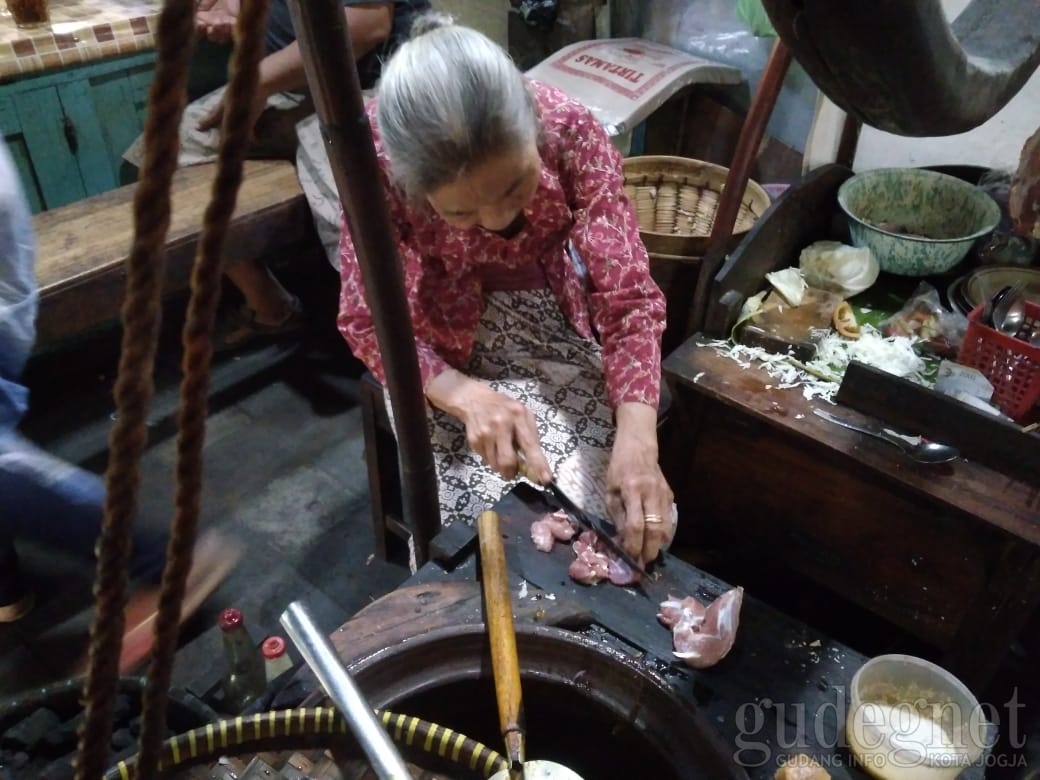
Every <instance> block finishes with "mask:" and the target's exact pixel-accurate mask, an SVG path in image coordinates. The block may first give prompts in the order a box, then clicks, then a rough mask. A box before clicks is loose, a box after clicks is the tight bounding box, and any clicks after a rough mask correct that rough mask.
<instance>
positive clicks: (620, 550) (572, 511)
mask: <svg viewBox="0 0 1040 780" xmlns="http://www.w3.org/2000/svg"><path fill="white" fill-rule="evenodd" d="M519 460H520V466H519V469H518V471H519V474H520V476H522V477H527V479H529V480H530V481H531V482H532V483H534V484H536V485H538V483H537V482H536V481H535V480H534V479H531V477H530V475H529V474H528V473H527V461H526V460H525V459H524V457H523V456H522V455H521V456H520V458H519ZM539 487H541V488H542V492H543V493H546V494H547V495H548V496H550V498H551V499H552V500H553V502H554V503H556V505H557V506H558V507H559V508H560V509H562V510H563V511H564V512H566V513H567V514H568V515H570V517H572V518H573V519H574V520H575V522H577V523H578V525H580V526H581V527H582V528H584V529H586V530H588V531H592V532H593V533H594V534H596V536H597V537H598V538H599V539H602V540H603V544H605V545H606V546H607V548H608V549H609V550H610V551H611V552H612V553H614V555H616V556H617V557H618V558H620V559H621V561H622V563H624V564H625V565H626V566H628V567H630V568H631V569H632V570H633V571H637V572H639V573H640V575H642V576H643V577H649V576H650V575H649V574H648V573H647V571H646V568H645V567H644V566H643V565H642V564H641V563H639V561H637V560H636V559H635V558H634V557H632V556H631V555H630V554H629V553H628V551H627V550H625V548H624V547H622V546H621V542H620V541H618V539H617V534H618V530H617V526H615V525H614V523H612V522H610V521H609V520H607V519H605V518H602V517H599V516H597V515H593V514H589V513H588V512H586V511H585V510H584V509H582V508H581V507H580V506H578V505H577V504H576V503H575V502H574V501H573V500H572V499H571V498H570V496H568V495H567V494H566V493H564V492H563V490H562V489H561V488H560V486H559V484H557V482H556V480H555V479H552V480H550V481H549V484H547V485H539Z"/></svg>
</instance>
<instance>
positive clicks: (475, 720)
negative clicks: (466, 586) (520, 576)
mask: <svg viewBox="0 0 1040 780" xmlns="http://www.w3.org/2000/svg"><path fill="white" fill-rule="evenodd" d="M516 635H517V637H516V639H517V648H518V651H519V656H520V669H521V679H522V685H523V695H524V713H525V722H526V727H527V758H528V759H550V760H553V761H558V762H560V763H562V764H564V765H566V766H568V767H570V768H571V769H573V770H574V771H576V772H578V773H579V774H580V775H582V776H583V777H585V778H606V777H617V778H624V777H653V778H659V779H660V780H667V779H668V778H675V780H694V779H695V778H709V779H710V780H727V779H728V778H733V780H738V779H740V780H747V774H746V773H745V772H744V770H743V769H742V768H740V767H739V766H737V765H736V764H735V763H734V761H733V754H732V749H730V748H727V746H726V745H725V744H724V742H723V741H722V740H721V738H720V737H719V735H718V733H717V732H716V731H715V729H714V727H713V726H712V725H711V723H710V722H708V721H707V720H706V719H705V718H704V716H703V715H702V714H701V713H700V712H699V711H698V710H697V709H696V708H695V706H694V705H693V704H692V703H690V702H688V701H686V700H684V699H682V698H680V697H679V696H678V695H677V694H676V693H675V691H673V690H672V688H671V687H670V686H669V684H668V682H667V681H666V680H665V679H664V678H663V677H662V676H661V675H660V674H659V673H658V672H656V671H654V670H653V669H651V668H648V667H647V666H646V665H644V664H643V663H641V662H640V661H638V660H636V659H635V658H633V657H631V656H629V655H627V654H625V653H623V652H621V651H619V650H615V649H612V648H610V647H607V646H606V645H605V644H604V643H603V642H601V641H595V640H594V639H592V638H589V637H586V636H585V635H582V634H576V633H572V632H569V631H565V630H562V629H557V628H552V627H548V626H537V625H518V626H517V627H516ZM349 671H350V673H351V675H353V677H354V679H355V681H356V682H357V684H358V685H359V686H360V688H361V689H362V691H363V692H364V694H365V697H366V699H367V700H368V702H369V703H370V704H371V705H372V706H373V707H376V708H380V709H389V710H392V711H394V712H402V713H406V714H408V715H413V716H417V717H420V718H424V719H426V720H430V721H433V722H435V723H439V724H441V725H444V726H447V727H450V728H453V729H455V730H457V731H460V732H462V733H464V734H466V735H467V736H469V737H472V738H473V739H477V740H481V741H483V742H484V743H485V744H487V745H488V746H489V747H492V748H494V749H498V750H501V745H502V739H501V737H500V735H499V734H498V717H497V714H496V709H495V691H494V682H493V679H492V673H491V655H490V647H489V643H488V639H487V635H486V633H485V632H484V628H483V626H482V625H471V626H451V627H446V628H441V629H436V630H433V631H430V632H429V633H426V634H422V635H419V636H415V637H411V638H409V639H406V640H405V641H403V642H401V643H399V644H396V645H394V646H392V647H387V648H384V649H381V650H378V651H375V652H373V653H371V654H369V655H367V656H362V657H361V658H359V659H357V660H355V661H354V662H353V663H352V664H351V665H350V666H349ZM414 758H415V759H416V760H417V763H421V764H422V765H424V766H425V767H426V768H427V769H432V770H437V771H449V770H450V771H452V772H454V775H453V776H458V771H457V767H451V766H450V765H441V766H434V765H433V764H432V762H431V760H430V756H429V755H428V754H426V755H424V754H416V755H415V756H414ZM475 776H476V775H475Z"/></svg>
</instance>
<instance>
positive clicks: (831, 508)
mask: <svg viewBox="0 0 1040 780" xmlns="http://www.w3.org/2000/svg"><path fill="white" fill-rule="evenodd" d="M664 370H665V375H666V377H667V378H668V380H669V382H670V384H672V385H673V391H674V392H675V404H676V409H677V412H678V416H679V419H680V420H681V421H684V422H683V423H682V424H681V425H680V428H681V431H680V432H679V434H678V435H679V437H680V439H681V442H682V444H681V453H682V454H681V456H679V457H678V458H677V459H676V462H675V469H676V473H677V476H676V477H675V478H674V479H673V484H676V485H677V486H678V488H679V492H680V495H679V498H678V500H679V505H680V506H681V507H683V509H684V511H685V513H686V514H687V515H688V516H689V517H690V518H692V519H693V522H694V523H696V518H699V517H706V518H727V522H726V523H719V522H715V521H713V522H711V523H708V524H705V525H704V526H703V527H701V526H698V527H696V528H695V529H694V531H693V533H694V534H695V535H701V534H703V535H704V536H703V538H706V539H707V538H710V539H712V540H715V541H718V542H719V543H720V544H730V545H737V546H738V547H739V548H741V549H742V550H743V552H744V553H746V554H748V555H749V556H750V557H752V558H753V557H754V556H755V555H759V556H761V557H763V558H768V559H770V560H773V561H776V560H780V561H784V562H785V564H786V565H788V566H790V567H791V568H793V569H795V570H796V571H797V572H799V573H801V574H802V575H805V576H807V577H809V578H811V579H812V580H814V581H816V582H818V583H820V584H822V585H824V586H826V587H827V588H830V589H832V590H833V591H834V592H836V593H839V594H841V595H842V596H844V597H846V598H848V599H850V600H852V601H853V602H855V603H856V604H859V605H861V606H863V607H866V608H867V609H869V610H870V611H872V612H874V613H875V614H877V615H880V616H882V617H884V618H885V619H887V620H888V621H890V622H891V623H893V624H895V625H896V626H898V627H899V628H901V629H903V630H905V631H907V632H909V633H911V634H913V635H914V636H916V637H919V638H920V639H923V640H924V641H926V642H928V643H930V644H931V645H933V646H934V647H936V648H938V649H939V650H941V652H942V654H943V657H942V659H941V660H942V662H943V665H944V666H946V667H947V668H949V669H950V670H951V671H952V672H953V673H954V674H957V675H958V676H959V677H961V678H962V679H964V680H965V682H967V683H968V684H969V685H970V686H971V687H972V688H973V690H975V691H976V693H982V692H984V689H985V687H986V685H987V684H988V683H989V682H990V681H991V679H992V677H993V674H994V673H995V672H996V670H997V668H998V666H999V664H1000V661H1001V659H1002V658H1003V656H1004V654H1005V652H1006V650H1007V648H1008V646H1009V645H1010V643H1011V642H1012V641H1013V640H1014V638H1015V637H1016V636H1017V635H1018V634H1019V633H1020V632H1021V630H1022V628H1023V626H1024V625H1025V623H1026V622H1027V620H1028V619H1029V617H1030V615H1031V614H1032V613H1033V611H1034V609H1035V607H1036V605H1037V603H1038V602H1040V485H1034V484H1028V483H1026V482H1023V481H1018V480H1016V479H1013V478H1011V477H1008V476H1006V475H1004V474H1001V473H999V472H996V471H994V470H992V469H990V468H987V467H986V466H983V465H980V464H978V463H973V462H969V461H967V460H963V459H962V460H958V461H956V462H954V463H952V464H948V465H944V466H924V465H919V464H916V463H914V462H912V461H910V460H909V459H907V458H906V457H904V456H903V455H902V454H901V453H900V452H899V450H898V449H896V448H895V447H892V446H891V445H889V444H886V443H884V442H881V441H878V440H876V439H873V438H872V437H868V436H865V435H863V434H860V433H857V432H854V431H850V430H846V429H845V428H841V427H839V426H837V425H834V424H832V423H830V422H827V421H825V420H822V419H820V418H819V417H817V416H815V415H814V414H813V413H812V410H813V408H814V407H817V406H823V407H827V408H829V409H831V410H832V411H836V412H840V413H841V414H842V415H843V416H847V417H848V418H849V419H853V420H860V421H864V420H866V418H865V417H864V416H863V415H861V414H859V413H857V412H856V411H854V410H852V409H848V408H836V407H835V406H833V405H831V404H829V403H828V402H826V401H822V400H819V399H816V400H814V401H807V400H806V399H805V398H804V397H803V395H802V392H801V389H800V388H791V389H786V390H781V389H778V388H777V387H776V386H775V385H776V384H777V380H775V379H773V378H771V377H770V376H769V375H768V374H767V373H766V372H765V371H764V370H762V369H760V368H757V367H754V366H752V367H750V368H746V369H745V368H743V367H742V366H741V365H740V364H738V363H737V362H735V361H733V360H731V359H730V358H728V357H726V356H723V355H721V354H720V353H719V352H718V351H717V350H716V349H714V348H712V347H710V346H706V345H705V344H704V342H703V341H702V340H700V339H699V338H698V337H694V338H691V339H689V340H688V341H687V342H686V343H685V344H683V345H682V346H681V347H680V348H679V349H677V350H676V351H675V352H673V353H672V354H671V355H669V356H668V358H667V359H666V361H665V365H664Z"/></svg>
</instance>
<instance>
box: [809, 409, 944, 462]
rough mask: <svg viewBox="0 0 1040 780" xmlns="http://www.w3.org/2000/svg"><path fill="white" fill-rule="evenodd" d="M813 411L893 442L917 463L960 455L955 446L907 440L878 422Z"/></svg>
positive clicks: (853, 428)
mask: <svg viewBox="0 0 1040 780" xmlns="http://www.w3.org/2000/svg"><path fill="white" fill-rule="evenodd" d="M813 413H814V414H815V415H816V416H817V417H822V418H823V419H824V420H827V421H828V422H832V423H834V424H836V425H841V426H843V427H845V428H849V429H851V430H853V431H859V432H860V433H865V434H867V435H868V436H874V437H876V438H878V439H881V440H882V441H887V442H888V443H889V444H894V445H896V446H897V447H899V449H901V450H902V451H903V452H904V453H906V454H907V455H908V456H909V457H910V458H911V459H912V460H916V461H917V462H918V463H929V464H938V463H949V462H950V461H951V460H956V459H957V458H959V457H960V456H961V454H960V452H959V451H958V450H957V448H956V447H951V446H950V445H949V444H939V442H935V441H928V440H927V439H924V438H922V439H919V440H918V441H917V443H914V442H909V441H907V440H906V439H904V438H903V437H901V436H897V435H896V434H894V433H891V432H889V431H887V430H885V429H884V428H882V427H881V425H880V424H874V425H869V424H866V425H860V424H859V423H854V422H852V421H850V420H846V419H845V418H843V417H838V416H837V415H834V414H831V413H830V412H828V411H826V410H825V409H813Z"/></svg>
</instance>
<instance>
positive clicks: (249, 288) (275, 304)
mask: <svg viewBox="0 0 1040 780" xmlns="http://www.w3.org/2000/svg"><path fill="white" fill-rule="evenodd" d="M224 273H225V275H226V276H227V278H228V279H230V280H231V283H232V284H234V285H235V287H237V288H238V291H239V292H241V293H242V297H243V298H245V301H246V307H247V308H248V309H250V310H251V311H252V312H253V319H254V320H255V321H256V322H257V323H258V324H259V325H264V326H269V327H278V326H280V325H283V324H285V323H286V322H287V321H288V320H289V318H290V317H292V316H293V314H294V313H295V312H296V298H295V296H293V295H292V293H290V292H289V291H288V290H286V289H285V288H284V287H283V286H282V283H281V282H279V281H278V280H277V279H276V278H275V276H274V274H272V273H271V271H270V269H268V268H267V266H265V265H262V264H261V263H259V262H257V261H256V260H243V261H241V262H238V263H235V264H234V265H232V266H229V267H228V268H226V269H225V270H224Z"/></svg>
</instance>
